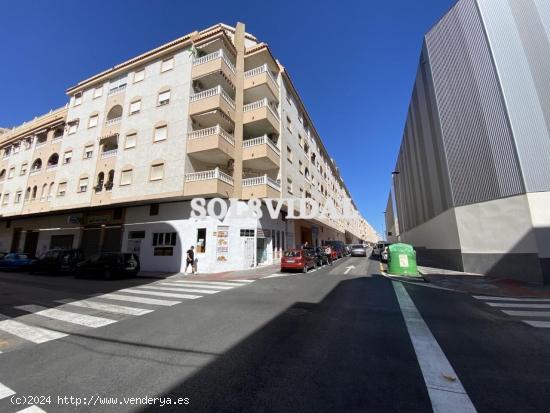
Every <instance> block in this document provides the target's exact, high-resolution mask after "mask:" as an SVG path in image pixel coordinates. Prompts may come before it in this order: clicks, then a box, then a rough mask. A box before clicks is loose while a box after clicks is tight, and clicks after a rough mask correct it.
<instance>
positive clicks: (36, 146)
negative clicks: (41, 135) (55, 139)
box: [34, 141, 48, 148]
mask: <svg viewBox="0 0 550 413" xmlns="http://www.w3.org/2000/svg"><path fill="white" fill-rule="evenodd" d="M47 143H48V141H42V142H38V141H36V144H35V145H34V147H35V148H40V147H41V146H44V145H45V144H47Z"/></svg>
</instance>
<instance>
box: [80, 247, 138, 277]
mask: <svg viewBox="0 0 550 413" xmlns="http://www.w3.org/2000/svg"><path fill="white" fill-rule="evenodd" d="M139 269H140V265H139V258H138V256H137V255H135V254H131V253H120V252H102V253H99V254H95V255H92V256H91V257H90V258H88V259H86V260H84V261H81V262H79V263H77V264H76V275H77V276H83V275H94V276H97V275H101V276H102V277H103V278H104V279H106V280H108V279H111V278H113V277H115V276H127V277H128V276H130V277H135V276H136V275H137V273H138V272H139Z"/></svg>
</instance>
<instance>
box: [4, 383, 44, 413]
mask: <svg viewBox="0 0 550 413" xmlns="http://www.w3.org/2000/svg"><path fill="white" fill-rule="evenodd" d="M16 394H17V393H16V392H15V391H13V390H12V389H10V388H9V387H7V386H5V385H4V384H2V383H0V401H2V402H3V403H4V401H6V404H7V405H8V406H15V407H17V405H16V404H13V403H10V402H9V398H11V397H12V396H14V395H16ZM2 405H3V406H4V404H2ZM7 409H8V408H7V407H6V408H4V409H2V411H5V412H7V411H8V410H7ZM14 411H15V413H46V411H45V410H43V409H41V408H40V407H38V406H36V405H31V406H27V407H23V408H22V409H17V410H15V409H14Z"/></svg>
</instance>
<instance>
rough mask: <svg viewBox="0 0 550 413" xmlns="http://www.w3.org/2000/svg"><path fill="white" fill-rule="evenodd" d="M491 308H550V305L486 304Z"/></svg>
mask: <svg viewBox="0 0 550 413" xmlns="http://www.w3.org/2000/svg"><path fill="white" fill-rule="evenodd" d="M485 304H487V305H489V306H491V307H501V308H550V304H523V303H485Z"/></svg>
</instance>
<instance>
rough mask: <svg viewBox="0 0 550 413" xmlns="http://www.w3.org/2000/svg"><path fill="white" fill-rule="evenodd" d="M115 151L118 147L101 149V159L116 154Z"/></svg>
mask: <svg viewBox="0 0 550 413" xmlns="http://www.w3.org/2000/svg"><path fill="white" fill-rule="evenodd" d="M117 152H118V148H117V149H111V150H108V151H103V152H101V159H106V158H112V157H113V156H116V154H117Z"/></svg>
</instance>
